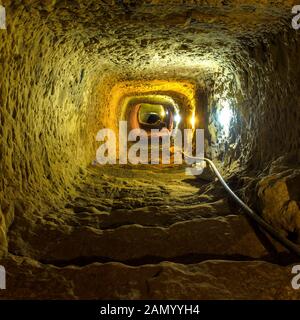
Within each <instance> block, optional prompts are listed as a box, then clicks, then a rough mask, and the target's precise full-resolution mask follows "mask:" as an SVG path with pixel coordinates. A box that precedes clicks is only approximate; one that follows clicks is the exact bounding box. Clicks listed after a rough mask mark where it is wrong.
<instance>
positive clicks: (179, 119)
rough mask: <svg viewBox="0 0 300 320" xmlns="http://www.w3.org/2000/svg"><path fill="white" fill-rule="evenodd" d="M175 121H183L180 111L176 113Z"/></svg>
mask: <svg viewBox="0 0 300 320" xmlns="http://www.w3.org/2000/svg"><path fill="white" fill-rule="evenodd" d="M174 121H175V122H176V123H177V124H178V123H179V122H180V121H181V117H180V115H179V114H178V113H176V114H175V116H174Z"/></svg>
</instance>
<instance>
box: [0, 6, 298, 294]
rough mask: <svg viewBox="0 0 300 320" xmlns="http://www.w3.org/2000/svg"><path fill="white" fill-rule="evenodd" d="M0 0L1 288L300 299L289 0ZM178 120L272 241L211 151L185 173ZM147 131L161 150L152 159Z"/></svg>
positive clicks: (293, 34)
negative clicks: (165, 156) (164, 155)
mask: <svg viewBox="0 0 300 320" xmlns="http://www.w3.org/2000/svg"><path fill="white" fill-rule="evenodd" d="M0 4H1V6H2V7H3V8H5V13H6V26H5V28H3V29H1V30H0V61H1V63H0V73H1V76H0V122H1V126H0V137H1V139H0V183H1V188H0V265H2V266H3V267H5V270H6V289H5V290H0V297H1V299H203V300H210V299H212V300H214V299H299V298H300V291H299V290H298V291H297V290H295V289H294V288H293V286H292V285H291V281H292V278H293V275H292V273H291V270H292V266H293V265H294V264H295V263H297V261H299V257H300V254H299V252H300V151H299V150H300V125H299V124H300V98H299V91H300V63H299V54H300V31H297V30H295V29H294V28H293V27H292V24H291V21H292V18H293V16H295V15H293V14H292V7H293V5H295V3H294V1H289V0H287V1H283V0H274V1H268V0H266V1H263V2H261V1H256V0H237V1H233V0H228V1H221V0H220V1H219V0H207V1H201V0H191V1H189V0H186V1H184V0H171V1H168V2H166V1H162V0H140V1H135V0H124V1H114V0H111V1H110V0H99V1H96V0H84V1H77V0H74V1H67V0H66V1H56V0H42V1H34V0H26V1H17V0H2V1H0ZM299 11H300V10H299ZM125 122H126V124H127V126H126V128H125V131H123V133H122V135H119V132H120V131H121V128H120V124H121V123H125ZM102 129H109V130H110V131H109V132H111V133H112V135H115V137H114V138H113V139H114V141H115V147H112V148H111V147H110V146H109V147H108V150H106V152H103V155H104V156H106V155H107V153H109V152H110V151H112V154H113V156H112V157H111V158H109V157H107V158H106V159H107V160H108V161H107V163H105V161H106V160H105V161H104V163H100V162H101V161H100V162H99V161H98V158H97V157H98V156H99V154H100V153H101V152H102V151H103V149H104V147H103V146H105V145H106V146H107V145H108V140H107V139H108V137H106V140H105V141H106V142H105V141H102V142H101V141H100V140H101V139H100V135H99V134H98V133H99V131H100V130H102ZM185 129H187V130H189V132H191V134H192V138H191V151H192V152H193V155H195V149H196V144H197V141H196V132H198V131H199V130H201V132H202V133H203V149H204V155H203V157H204V156H205V158H207V159H210V160H211V161H212V162H213V163H214V165H215V166H216V168H217V169H218V171H219V172H220V174H221V176H222V177H223V179H224V181H225V182H226V184H227V185H228V186H229V187H230V189H231V190H232V191H233V192H234V194H235V195H236V196H238V197H239V199H241V201H242V202H243V203H244V204H245V205H246V206H247V207H248V208H250V209H251V210H252V211H251V212H255V215H256V216H258V218H257V219H258V220H259V221H263V222H262V224H264V223H265V224H267V226H268V227H270V228H271V230H273V231H275V233H276V235H279V239H278V237H277V239H276V237H275V238H274V234H272V232H269V231H270V230H266V228H264V227H263V226H262V224H261V223H258V222H257V220H256V221H255V219H254V220H253V219H251V217H250V216H249V214H247V209H246V210H245V207H243V206H241V205H240V204H239V203H238V202H237V201H235V199H234V198H233V197H232V196H231V195H230V194H229V193H228V192H227V190H226V188H224V186H223V185H222V183H221V182H220V181H219V180H218V179H217V176H216V174H215V172H214V170H213V169H212V166H211V165H210V164H209V163H206V164H205V165H204V161H203V159H201V161H202V162H201V163H202V167H201V170H200V171H201V173H200V174H188V175H187V174H186V173H187V169H195V168H197V165H198V164H199V163H198V162H199V161H200V160H199V159H200V158H199V157H198V158H197V155H196V158H197V159H198V160H197V159H196V160H195V159H194V160H195V161H190V162H189V163H187V162H185V161H184V160H187V158H188V156H187V157H186V154H185V153H184V152H183V153H178V152H176V150H175V149H176V148H175V147H174V139H173V138H174V136H172V134H173V133H174V132H183V131H184V130H185ZM153 130H157V131H161V130H163V132H164V134H163V135H162V136H160V137H158V140H159V141H161V140H163V138H164V136H166V137H169V138H170V145H169V146H168V148H167V149H168V151H170V158H171V161H170V163H163V161H161V160H162V159H161V158H160V157H159V159H158V161H156V162H155V163H151V161H150V160H149V159H150V158H148V157H147V156H148V155H149V154H150V153H151V152H152V150H150V149H151V144H150V143H149V142H150V140H151V138H152V137H150V136H151V133H152V132H153ZM131 132H142V133H143V134H144V136H143V141H146V142H147V146H146V149H147V150H146V158H145V157H143V161H140V160H141V159H142V157H141V156H140V157H138V161H136V163H132V162H130V161H127V160H128V159H127V153H126V152H127V151H128V150H127V149H126V147H128V149H129V151H128V157H129V153H130V154H131V155H133V156H135V155H136V152H137V153H139V152H140V153H142V150H138V148H137V146H136V144H135V142H138V139H137V140H135V135H134V134H133V135H132V136H131V137H134V138H133V139H128V141H127V143H128V145H127V146H125V147H124V145H122V144H121V143H120V139H121V138H122V137H123V138H124V137H125V138H126V139H127V138H128V136H130V135H131ZM97 137H98V138H97ZM101 137H102V136H101ZM120 137H121V138H120ZM102 138H103V137H102ZM140 139H141V140H142V138H140ZM160 139H161V140H160ZM180 141H181V142H182V141H183V136H182V137H181V138H180ZM105 143H106V144H105ZM101 146H102V147H101ZM120 150H121V151H125V156H124V153H123V154H122V155H121V154H120V153H121V151H120ZM130 150H131V151H130ZM97 151H98V152H97ZM160 151H161V146H159V147H158V154H160ZM175 157H177V158H176V159H177V160H178V159H181V160H182V163H177V162H176V161H175ZM110 160H111V161H110ZM197 161H198V162H197ZM189 172H194V171H192V170H191V171H189ZM197 172H198V171H197ZM245 211H246V212H245ZM248 211H249V210H248ZM248 213H249V212H248ZM268 227H267V229H268ZM280 239H283V241H280ZM286 243H288V245H285V244H286ZM299 270H300V269H299ZM0 271H1V270H0ZM0 282H1V281H0ZM0 286H1V284H0Z"/></svg>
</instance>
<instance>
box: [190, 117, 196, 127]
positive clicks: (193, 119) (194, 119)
mask: <svg viewBox="0 0 300 320" xmlns="http://www.w3.org/2000/svg"><path fill="white" fill-rule="evenodd" d="M190 123H191V126H192V129H194V128H195V123H196V117H195V114H193V115H192V117H191V119H190Z"/></svg>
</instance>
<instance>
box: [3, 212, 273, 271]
mask: <svg viewBox="0 0 300 320" xmlns="http://www.w3.org/2000/svg"><path fill="white" fill-rule="evenodd" d="M25 231H26V232H25ZM12 238H13V239H14V240H12V242H10V244H9V245H10V252H12V253H15V254H18V255H22V256H30V257H32V258H34V259H36V260H40V261H44V262H46V263H53V264H57V265H66V264H70V263H75V264H79V265H80V264H84V263H85V261H87V262H88V263H90V262H91V261H119V262H126V263H129V264H139V263H140V264H142V263H144V261H151V259H153V261H155V262H157V261H163V260H176V259H178V260H179V261H180V259H183V258H184V257H187V256H194V257H197V256H198V259H199V260H204V259H207V258H208V257H219V258H224V259H225V258H227V259H230V258H234V259H258V258H264V257H266V256H268V252H267V251H266V249H265V248H264V246H263V245H262V243H261V242H260V240H259V239H258V238H257V236H256V234H255V233H254V231H253V229H252V227H251V226H250V225H249V223H248V221H247V219H246V218H245V217H244V216H238V215H228V216H226V217H216V218H199V219H193V220H190V221H184V222H177V223H175V224H173V225H171V226H168V227H145V226H141V225H137V224H135V225H129V226H122V227H119V228H116V229H108V230H99V229H96V228H91V227H70V226H66V225H60V226H59V225H53V224H49V223H48V224H47V223H40V224H37V223H36V224H35V225H34V226H32V228H31V229H30V228H29V229H27V230H24V232H23V233H22V234H18V233H17V234H14V236H13V237H12Z"/></svg>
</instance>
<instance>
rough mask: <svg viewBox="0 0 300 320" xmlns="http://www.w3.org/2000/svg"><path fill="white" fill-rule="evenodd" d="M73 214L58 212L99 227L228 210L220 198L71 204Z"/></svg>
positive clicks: (147, 223)
mask: <svg viewBox="0 0 300 320" xmlns="http://www.w3.org/2000/svg"><path fill="white" fill-rule="evenodd" d="M70 209H72V210H73V211H74V212H75V214H67V215H66V214H65V215H60V217H62V216H63V217H64V218H65V221H66V223H67V224H69V225H72V226H74V227H75V226H82V225H85V226H89V227H93V228H99V229H102V230H104V229H113V228H116V227H120V226H124V225H131V224H139V225H143V226H162V227H166V226H170V225H171V224H174V223H176V222H179V221H187V220H192V219H196V218H212V217H217V216H226V215H230V214H232V211H231V210H230V208H229V206H228V201H227V199H220V200H218V201H215V202H212V203H199V204H196V205H185V206H183V205H173V206H171V205H162V206H157V205H154V203H153V204H150V205H148V206H147V207H141V208H136V209H132V210H126V209H116V210H112V211H106V210H104V208H103V206H101V205H100V206H84V207H83V206H72V207H70ZM56 217H57V213H53V214H47V215H45V216H44V219H45V220H47V219H49V220H53V219H55V218H56Z"/></svg>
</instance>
